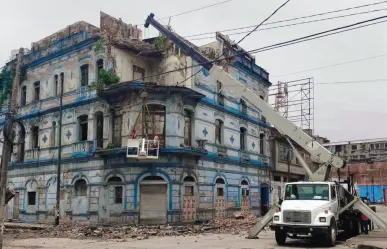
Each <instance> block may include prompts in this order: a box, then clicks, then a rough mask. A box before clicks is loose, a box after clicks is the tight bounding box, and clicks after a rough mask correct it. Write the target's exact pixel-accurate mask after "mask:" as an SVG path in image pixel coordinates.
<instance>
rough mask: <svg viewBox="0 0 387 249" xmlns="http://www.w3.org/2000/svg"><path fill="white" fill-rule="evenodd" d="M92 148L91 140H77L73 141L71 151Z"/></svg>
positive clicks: (86, 150) (88, 150) (89, 149)
mask: <svg viewBox="0 0 387 249" xmlns="http://www.w3.org/2000/svg"><path fill="white" fill-rule="evenodd" d="M92 149H93V141H79V142H76V143H73V152H90V151H91V150H92Z"/></svg>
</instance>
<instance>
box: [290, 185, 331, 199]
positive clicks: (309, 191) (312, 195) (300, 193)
mask: <svg viewBox="0 0 387 249" xmlns="http://www.w3.org/2000/svg"><path fill="white" fill-rule="evenodd" d="M285 199H286V200H328V199H329V185H328V184H288V185H286V189H285Z"/></svg>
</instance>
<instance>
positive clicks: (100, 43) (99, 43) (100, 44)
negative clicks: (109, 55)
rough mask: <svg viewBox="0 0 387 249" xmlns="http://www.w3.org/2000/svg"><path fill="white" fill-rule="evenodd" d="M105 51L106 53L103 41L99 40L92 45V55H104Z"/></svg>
mask: <svg viewBox="0 0 387 249" xmlns="http://www.w3.org/2000/svg"><path fill="white" fill-rule="evenodd" d="M105 51H106V46H105V41H104V40H103V39H99V40H98V41H97V42H96V43H95V45H94V53H96V54H100V53H105Z"/></svg>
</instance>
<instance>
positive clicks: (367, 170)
mask: <svg viewBox="0 0 387 249" xmlns="http://www.w3.org/2000/svg"><path fill="white" fill-rule="evenodd" d="M348 174H351V175H354V180H355V181H356V182H357V184H358V185H367V184H368V185H370V184H372V176H373V184H374V185H380V184H383V185H386V184H387V162H374V163H371V164H369V163H349V164H348V165H347V167H346V168H345V169H341V170H340V178H341V179H345V178H346V177H347V176H348ZM331 176H332V178H338V170H336V169H333V170H332V174H331Z"/></svg>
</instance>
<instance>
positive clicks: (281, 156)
mask: <svg viewBox="0 0 387 249" xmlns="http://www.w3.org/2000/svg"><path fill="white" fill-rule="evenodd" d="M287 156H288V149H287V148H285V147H283V146H279V161H281V162H287Z"/></svg>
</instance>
